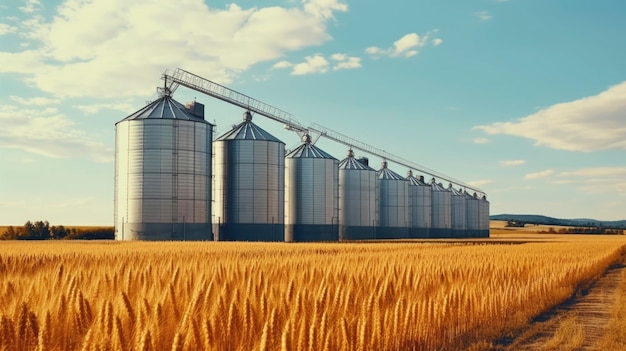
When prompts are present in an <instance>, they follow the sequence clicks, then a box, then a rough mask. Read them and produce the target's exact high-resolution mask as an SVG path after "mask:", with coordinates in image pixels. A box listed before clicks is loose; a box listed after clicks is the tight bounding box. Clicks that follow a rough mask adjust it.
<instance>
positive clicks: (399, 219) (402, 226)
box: [376, 161, 409, 239]
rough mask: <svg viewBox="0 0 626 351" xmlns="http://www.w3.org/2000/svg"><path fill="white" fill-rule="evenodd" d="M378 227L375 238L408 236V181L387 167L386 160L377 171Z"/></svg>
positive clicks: (401, 237)
mask: <svg viewBox="0 0 626 351" xmlns="http://www.w3.org/2000/svg"><path fill="white" fill-rule="evenodd" d="M377 177H378V187H377V193H378V196H377V198H378V219H379V220H378V228H377V229H376V239H403V238H408V237H409V182H408V181H406V179H404V178H403V177H402V176H400V175H399V174H397V173H395V172H393V171H392V170H390V169H389V168H387V161H383V163H382V167H381V169H380V170H378V172H377Z"/></svg>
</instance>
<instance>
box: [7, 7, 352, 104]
mask: <svg viewBox="0 0 626 351" xmlns="http://www.w3.org/2000/svg"><path fill="white" fill-rule="evenodd" d="M39 9H40V5H39V2H38V1H36V0H31V1H28V2H27V3H26V5H25V6H24V7H23V8H20V10H21V11H22V12H23V13H25V14H26V16H28V18H27V19H24V20H22V21H21V22H20V24H19V28H18V29H13V27H12V26H9V25H1V26H0V33H4V34H8V33H12V32H15V31H20V32H21V33H22V37H23V38H25V39H26V40H27V41H28V45H27V46H28V47H30V49H27V50H22V51H19V50H18V51H4V50H1V49H0V62H2V63H3V64H2V65H1V66H0V73H17V74H20V75H22V76H23V80H24V81H25V82H27V83H28V84H29V85H31V86H34V87H36V88H38V89H40V90H41V91H43V92H46V93H50V94H53V95H54V96H58V97H129V96H138V95H144V96H145V95H146V93H147V92H148V90H146V82H150V81H153V82H155V84H156V83H158V78H159V77H160V75H161V73H162V72H163V71H164V69H165V68H175V67H183V68H185V69H187V70H190V71H192V72H194V73H197V74H199V75H201V76H202V75H203V74H204V75H205V76H211V78H212V79H214V80H216V81H218V82H221V83H228V82H230V81H232V80H233V79H234V77H236V76H237V74H238V73H240V72H242V71H244V70H246V69H248V68H250V67H251V66H252V65H255V64H257V63H260V62H266V61H271V60H275V59H278V58H280V57H281V56H283V55H285V54H286V53H289V52H292V51H296V50H300V49H303V48H306V47H311V46H318V45H321V44H323V43H324V42H326V41H328V40H330V39H331V36H330V35H329V34H328V32H327V25H328V23H329V21H332V20H333V18H334V15H335V14H336V13H337V12H343V11H347V9H348V7H347V5H345V4H343V3H341V2H340V1H339V0H308V1H304V3H303V4H302V5H294V6H292V7H279V6H273V7H253V8H249V9H244V8H241V7H239V6H237V5H235V4H231V5H229V6H228V7H227V8H224V9H215V8H210V7H208V6H207V5H206V4H205V2H204V1H202V0H181V1H177V2H162V1H155V0H135V1H125V0H93V1H89V2H83V1H73V0H67V1H65V2H63V3H62V4H61V5H60V6H58V7H57V8H56V13H55V14H54V16H53V17H52V18H51V19H45V18H43V17H42V16H40V15H38V14H37V13H38V11H39ZM181 9H184V15H180V14H181ZM176 14H179V15H176ZM302 69H303V70H305V69H304V67H303V68H302ZM150 89H151V88H150Z"/></svg>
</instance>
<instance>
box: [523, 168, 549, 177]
mask: <svg viewBox="0 0 626 351" xmlns="http://www.w3.org/2000/svg"><path fill="white" fill-rule="evenodd" d="M552 174H554V171H553V170H551V169H546V170H544V171H540V172H535V173H528V174H526V175H525V176H524V179H539V178H546V177H549V176H551V175H552Z"/></svg>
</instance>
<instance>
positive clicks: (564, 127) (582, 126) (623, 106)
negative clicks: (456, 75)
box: [474, 82, 626, 152]
mask: <svg viewBox="0 0 626 351" xmlns="http://www.w3.org/2000/svg"><path fill="white" fill-rule="evenodd" d="M474 129H480V130H483V131H484V132H486V133H487V134H491V135H495V134H506V135H514V136H520V137H524V138H528V139H532V140H534V141H535V145H537V146H547V147H549V148H553V149H558V150H568V151H583V152H591V151H597V150H610V149H618V150H625V149H626V82H622V83H620V84H618V85H615V86H613V87H611V88H609V89H607V90H605V91H603V92H601V93H600V94H598V95H594V96H590V97H585V98H582V99H579V100H575V101H570V102H565V103H558V104H555V105H552V106H550V107H548V108H545V109H542V110H540V111H538V112H536V113H533V114H531V115H528V116H526V117H523V118H520V119H519V120H517V121H516V122H497V123H493V124H490V125H485V126H476V127H474Z"/></svg>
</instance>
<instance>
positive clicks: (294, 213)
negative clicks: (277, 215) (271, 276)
mask: <svg viewBox="0 0 626 351" xmlns="http://www.w3.org/2000/svg"><path fill="white" fill-rule="evenodd" d="M338 165H339V161H338V160H336V159H332V158H306V157H296V158H291V157H287V158H286V159H285V241H295V242H306V241H337V240H339V225H338V221H339V218H338V216H339V213H338V206H339V168H338Z"/></svg>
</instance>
